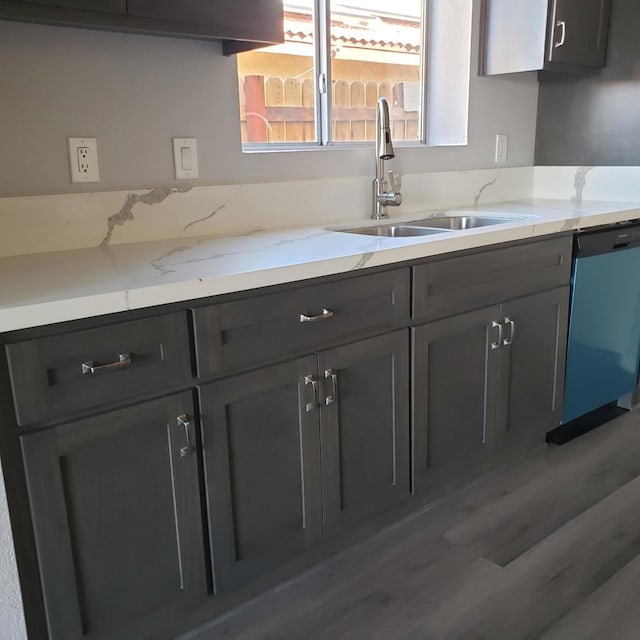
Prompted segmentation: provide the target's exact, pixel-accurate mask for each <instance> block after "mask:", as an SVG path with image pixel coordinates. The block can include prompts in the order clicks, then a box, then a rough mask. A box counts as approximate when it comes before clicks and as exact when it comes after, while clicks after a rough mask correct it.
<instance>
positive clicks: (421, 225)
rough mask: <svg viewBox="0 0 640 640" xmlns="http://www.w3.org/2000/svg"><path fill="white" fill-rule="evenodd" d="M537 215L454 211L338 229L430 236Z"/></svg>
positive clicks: (387, 235)
mask: <svg viewBox="0 0 640 640" xmlns="http://www.w3.org/2000/svg"><path fill="white" fill-rule="evenodd" d="M536 217H537V216H532V215H522V216H501V215H467V214H466V213H453V214H449V215H442V214H438V215H434V216H431V217H428V218H421V219H420V220H412V221H411V222H402V223H398V224H381V225H377V226H371V227H357V228H355V229H337V231H342V232H344V233H360V234H363V235H367V236H377V237H379V238H412V237H416V236H430V235H433V234H436V233H445V232H447V231H463V230H465V229H477V228H479V227H487V226H489V225H494V224H506V223H508V222H519V221H523V220H528V219H529V218H536Z"/></svg>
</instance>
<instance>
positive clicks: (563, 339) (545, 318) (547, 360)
mask: <svg viewBox="0 0 640 640" xmlns="http://www.w3.org/2000/svg"><path fill="white" fill-rule="evenodd" d="M502 315H503V317H504V324H505V329H504V333H505V335H504V338H505V339H504V343H505V346H504V347H503V349H502V352H501V355H500V379H501V380H503V381H504V383H501V384H500V395H501V398H500V400H499V405H498V406H499V408H500V409H499V410H500V414H501V415H500V416H499V418H498V425H499V427H498V431H499V434H500V436H501V437H502V438H503V439H504V440H505V442H506V443H507V444H512V443H513V444H515V443H525V442H527V441H529V442H531V444H536V443H537V444H542V443H543V442H544V436H545V433H546V432H547V431H550V430H551V429H554V428H555V427H557V426H559V424H560V419H561V416H562V400H563V393H562V392H563V387H564V368H565V357H566V345H567V330H568V322H569V287H561V288H559V289H553V290H551V291H545V292H543V293H539V294H535V295H531V296H526V297H524V298H520V299H518V300H513V301H511V302H508V303H505V304H504V305H503V307H502Z"/></svg>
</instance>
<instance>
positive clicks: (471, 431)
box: [412, 305, 500, 491]
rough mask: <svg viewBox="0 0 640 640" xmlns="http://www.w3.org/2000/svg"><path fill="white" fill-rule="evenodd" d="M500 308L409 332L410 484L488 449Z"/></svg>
mask: <svg viewBox="0 0 640 640" xmlns="http://www.w3.org/2000/svg"><path fill="white" fill-rule="evenodd" d="M499 321H500V306H499V305H495V306H491V307H486V308H484V309H479V310H477V311H472V312H469V313H464V314H459V315H457V316H453V317H452V318H448V319H446V320H440V321H437V322H433V323H431V324H427V325H423V326H420V327H416V328H415V329H413V330H412V332H413V440H414V453H413V456H414V460H413V464H414V486H415V489H416V490H417V491H421V490H422V489H424V488H426V486H427V482H428V472H429V471H431V470H432V469H437V468H439V467H440V466H441V465H443V464H449V463H452V462H454V461H456V460H459V459H464V458H468V457H469V456H477V455H480V456H482V455H485V452H486V451H487V450H490V449H491V448H492V447H493V444H494V439H495V433H494V428H493V426H494V424H495V421H496V412H497V406H496V405H497V392H498V374H499V363H500V355H499V354H500V343H499V332H500V327H499V326H498V322H499Z"/></svg>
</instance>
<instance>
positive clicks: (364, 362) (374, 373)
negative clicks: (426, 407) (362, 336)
mask: <svg viewBox="0 0 640 640" xmlns="http://www.w3.org/2000/svg"><path fill="white" fill-rule="evenodd" d="M318 360H319V363H318V364H319V368H318V373H319V377H320V379H321V381H322V384H323V386H324V391H323V393H322V400H321V402H320V425H321V437H322V491H323V497H324V510H323V514H324V524H325V533H326V534H331V533H334V532H336V531H339V530H340V529H343V528H345V527H347V526H350V525H353V524H356V523H359V522H362V521H364V520H366V519H367V518H369V517H371V516H375V515H376V514H378V513H380V512H382V511H384V510H385V509H387V508H389V507H391V506H393V505H395V504H399V503H401V502H403V501H404V500H406V499H407V497H408V496H409V459H410V458H409V455H410V450H409V393H410V388H409V334H408V332H407V331H406V330H402V331H396V332H394V333H390V334H387V335H384V336H381V337H378V338H371V339H369V340H363V341H361V342H356V343H353V344H348V345H345V346H343V347H338V348H336V349H331V350H328V351H323V352H321V353H320V354H319V355H318Z"/></svg>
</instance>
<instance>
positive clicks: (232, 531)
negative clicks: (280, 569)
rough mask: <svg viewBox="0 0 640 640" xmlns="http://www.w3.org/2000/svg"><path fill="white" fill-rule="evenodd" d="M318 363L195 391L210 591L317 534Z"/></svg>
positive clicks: (266, 565)
mask: <svg viewBox="0 0 640 640" xmlns="http://www.w3.org/2000/svg"><path fill="white" fill-rule="evenodd" d="M316 370H317V358H316V357H315V356H308V357H306V358H301V359H299V360H295V361H292V362H287V363H284V364H281V365H275V366H271V367H266V368H264V369H260V370H258V371H254V372H251V373H247V374H243V375H239V376H235V377H232V378H227V379H225V380H222V381H220V382H214V383H211V384H207V385H203V386H201V387H200V400H201V407H202V416H201V417H202V437H203V448H204V465H205V483H206V487H207V496H208V510H209V525H210V535H211V548H212V551H213V573H214V583H215V589H216V593H218V592H223V591H224V590H225V589H227V588H229V587H232V586H235V585H237V584H241V583H243V582H246V581H248V580H250V579H251V578H253V577H257V576H259V575H260V574H264V573H266V572H268V571H271V570H272V569H274V568H276V567H277V566H279V565H281V564H284V563H285V562H286V561H287V560H289V559H291V558H293V557H295V556H296V555H297V554H299V553H301V552H302V551H303V550H304V549H305V548H307V547H308V546H310V545H311V544H313V543H314V542H316V541H317V540H319V539H320V538H321V535H322V513H321V490H320V443H319V412H318V382H317V378H316Z"/></svg>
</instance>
